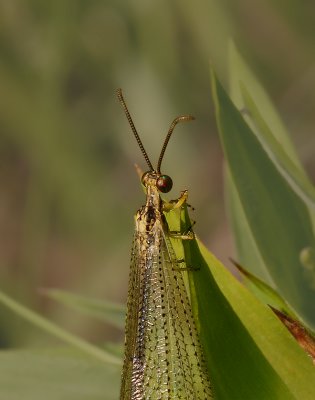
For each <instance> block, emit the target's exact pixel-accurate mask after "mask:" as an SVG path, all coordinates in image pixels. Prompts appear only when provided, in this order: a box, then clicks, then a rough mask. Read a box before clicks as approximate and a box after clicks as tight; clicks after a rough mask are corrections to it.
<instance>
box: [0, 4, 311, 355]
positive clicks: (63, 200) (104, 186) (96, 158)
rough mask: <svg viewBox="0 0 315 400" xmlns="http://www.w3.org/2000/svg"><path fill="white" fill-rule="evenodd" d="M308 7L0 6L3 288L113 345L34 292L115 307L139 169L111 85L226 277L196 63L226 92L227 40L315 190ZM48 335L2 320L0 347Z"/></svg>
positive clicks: (202, 78)
mask: <svg viewBox="0 0 315 400" xmlns="http://www.w3.org/2000/svg"><path fill="white" fill-rule="evenodd" d="M314 27H315V4H313V3H312V2H309V1H305V2H301V1H298V0H287V1H285V2H284V1H279V0H273V1H272V0H254V1H249V0H236V1H235V0H230V1H228V0H212V1H211V0H208V1H201V0H196V1H194V2H191V1H188V0H181V1H179V0H174V1H166V0H159V1H158V0H151V1H143V0H142V1H136V0H133V1H122V0H116V1H114V0H111V1H110V0H108V1H106V2H105V1H100V0H90V1H83V0H66V1H65V0H54V1H42V0H28V1H22V0H20V1H18V0H10V1H2V2H0V282H1V289H2V290H5V291H6V292H7V293H9V294H10V295H12V296H13V297H14V298H16V299H18V300H19V301H21V302H23V303H24V304H26V305H28V306H29V307H31V308H33V309H35V310H37V311H39V312H41V313H43V314H46V315H47V316H48V317H49V318H52V319H54V320H55V321H57V322H58V323H59V324H61V325H63V326H64V327H66V328H68V329H69V330H71V331H74V332H77V333H79V334H81V335H82V336H84V337H87V338H89V339H91V340H95V341H104V340H106V339H110V340H120V339H121V338H122V333H121V332H119V331H117V330H114V329H113V328H110V327H108V326H104V324H102V323H97V322H95V321H94V320H90V319H82V317H81V316H80V315H76V314H75V313H74V312H73V311H72V312H71V311H69V310H67V309H64V308H63V307H61V306H58V305H56V304H55V303H53V302H51V301H48V300H47V298H45V296H43V295H42V293H41V289H43V288H50V287H54V288H61V289H65V290H69V291H72V292H75V293H78V294H82V295H85V296H91V297H95V298H101V299H106V300H111V301H116V302H124V301H125V298H126V291H127V284H128V274H129V259H130V245H131V239H132V234H133V215H134V213H135V211H136V210H137V209H138V208H139V206H140V205H142V204H143V202H144V194H143V191H142V189H141V187H140V185H139V180H138V177H137V175H136V173H135V170H134V167H133V165H134V163H138V164H139V166H140V167H142V168H144V169H145V168H146V165H145V163H144V160H143V158H142V155H141V153H140V150H139V149H138V148H137V145H136V141H135V139H134V138H133V137H132V134H131V131H130V128H129V126H128V124H127V121H126V118H125V116H124V114H123V111H122V109H121V106H120V105H119V103H118V101H117V99H116V96H115V89H116V88H117V87H121V88H122V89H123V91H124V95H125V98H126V101H127V104H128V106H129V109H130V112H131V114H132V116H133V119H134V122H135V125H136V127H137V129H138V131H139V133H140V135H141V137H142V138H143V143H144V146H145V147H146V149H147V152H148V154H149V156H150V157H151V159H152V162H153V164H155V163H156V160H157V157H158V154H159V151H160V149H161V145H162V142H163V139H164V137H165V135H166V132H167V130H168V127H169V124H170V122H171V121H172V120H173V118H174V117H175V116H177V115H179V114H184V113H189V114H192V115H194V116H195V117H196V118H197V119H196V121H195V122H193V123H190V124H183V125H181V126H179V127H178V128H177V130H176V132H175V134H174V137H173V138H172V139H171V142H170V145H169V148H168V149H167V152H166V156H165V159H164V163H163V165H162V171H164V172H165V173H167V174H168V175H171V176H172V178H173V180H174V189H173V191H172V192H171V194H170V195H171V197H172V198H175V197H177V196H178V194H179V191H180V190H183V189H189V192H190V203H191V204H193V205H194V207H195V208H196V210H195V211H194V213H193V215H192V218H193V219H195V220H196V221H197V224H196V227H195V231H196V233H197V234H198V235H199V236H200V237H201V239H202V240H203V241H204V242H205V244H206V245H207V247H208V248H209V249H210V250H211V251H213V252H214V254H215V255H216V256H217V257H218V258H220V259H221V260H222V261H223V262H225V263H226V264H228V263H229V261H228V258H229V257H231V256H233V255H234V250H233V240H232V237H231V233H230V230H229V227H228V222H227V218H226V215H225V211H224V202H223V198H224V193H223V173H222V166H223V159H222V151H221V149H220V145H219V141H218V135H217V130H216V127H215V122H214V107H213V104H212V101H211V97H210V84H209V61H210V62H211V63H212V64H213V65H214V67H215V69H216V71H217V73H218V75H219V77H220V79H221V80H222V81H223V83H224V84H225V85H227V84H228V77H227V68H226V63H227V58H226V57H227V55H226V50H227V44H228V40H229V38H231V37H232V38H233V39H234V40H235V42H236V45H237V46H238V48H239V49H240V51H241V53H242V54H243V56H244V57H245V58H246V59H247V61H248V63H249V64H250V65H251V67H252V69H253V70H254V71H255V73H256V74H257V75H258V77H259V79H260V80H261V81H262V83H263V85H264V86H265V87H266V89H267V91H268V92H269V94H270V96H271V97H272V99H273V101H274V102H275V104H276V106H277V107H278V109H279V110H280V113H281V115H282V117H283V119H284V121H285V123H286V125H287V127H288V129H289V131H290V132H291V133H292V137H293V141H294V142H295V144H296V146H297V149H298V152H299V155H300V157H301V159H302V161H303V164H304V165H305V167H306V169H307V171H308V173H309V174H310V175H311V177H312V179H313V181H314V179H315V157H314V154H315V136H314V130H315V112H314V110H315V90H314V89H315V28H314ZM47 340H49V338H46V337H43V335H42V334H41V333H39V332H37V331H36V330H34V329H32V328H30V327H29V326H28V325H27V324H26V323H24V322H23V321H21V320H20V319H19V318H17V317H14V316H12V314H11V313H9V312H7V311H6V310H4V309H3V308H2V307H1V308H0V345H1V346H2V347H8V346H9V347H11V346H15V345H26V344H28V345H30V344H32V345H35V344H36V345H38V344H41V343H45V342H46V341H47Z"/></svg>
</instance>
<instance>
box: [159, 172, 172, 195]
mask: <svg viewBox="0 0 315 400" xmlns="http://www.w3.org/2000/svg"><path fill="white" fill-rule="evenodd" d="M156 186H157V188H158V189H159V191H160V192H162V193H167V192H169V191H170V190H171V189H172V187H173V181H172V179H171V178H170V177H169V176H168V175H161V176H160V177H159V178H158V180H157V181H156Z"/></svg>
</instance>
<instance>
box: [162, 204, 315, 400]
mask: <svg viewBox="0 0 315 400" xmlns="http://www.w3.org/2000/svg"><path fill="white" fill-rule="evenodd" d="M185 213H186V214H184V213H182V217H183V219H182V227H181V229H182V231H185V230H187V228H188V227H189V226H190V222H189V217H188V214H187V210H186V212H185ZM183 214H184V215H183ZM177 216H178V214H177ZM166 217H167V222H168V225H169V227H170V229H171V230H178V220H176V213H167V214H166ZM181 246H183V249H180V247H181ZM174 250H175V252H176V255H177V256H178V257H179V258H180V257H182V254H183V251H184V254H185V259H186V263H187V265H190V266H192V267H193V268H195V269H198V270H196V271H192V272H190V273H189V278H190V288H191V290H190V292H191V300H192V304H193V310H194V315H195V319H196V321H197V325H198V327H199V331H200V336H201V340H202V344H203V347H204V351H205V356H206V361H207V365H208V369H209V375H210V379H211V383H212V385H213V390H214V393H215V398H217V399H220V400H231V399H233V400H238V399H239V400H241V399H242V400H243V399H255V400H256V399H257V400H267V399H268V400H273V399H275V400H276V399H277V400H278V399H281V400H289V399H311V398H313V397H314V396H315V388H314V387H313V385H310V384H309V382H312V381H314V379H315V369H314V367H313V365H312V363H311V361H310V359H309V358H308V356H307V355H306V353H305V352H304V351H303V350H302V349H301V348H300V347H299V346H298V345H297V343H296V342H295V340H294V339H293V337H292V336H291V334H290V333H289V332H288V331H287V329H286V328H285V327H284V326H283V325H282V324H281V323H280V321H279V320H278V318H277V317H276V316H275V315H274V314H273V312H272V311H271V310H270V309H269V307H267V306H265V305H263V304H262V303H260V302H259V301H258V300H257V299H256V298H255V297H254V296H253V295H252V294H251V293H250V292H249V291H248V290H247V289H246V288H245V287H243V286H242V285H241V284H240V283H239V282H238V281H237V280H236V279H235V277H234V276H233V275H232V274H231V273H230V272H228V271H227V270H226V269H225V268H224V266H223V265H222V264H221V263H220V262H219V261H218V260H217V259H216V258H215V257H214V256H213V255H211V254H210V253H209V252H208V251H207V250H206V249H205V248H204V246H203V245H202V244H201V243H200V242H197V241H196V240H186V241H180V240H176V241H175V240H174Z"/></svg>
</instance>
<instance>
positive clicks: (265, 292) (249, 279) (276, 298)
mask: <svg viewBox="0 0 315 400" xmlns="http://www.w3.org/2000/svg"><path fill="white" fill-rule="evenodd" d="M232 262H233V264H234V265H235V266H236V268H237V269H238V270H239V272H240V273H241V274H242V277H243V283H244V281H245V284H246V286H247V287H248V288H249V289H250V291H251V292H252V293H254V294H255V295H256V297H257V298H258V299H259V300H260V301H261V302H263V303H264V304H266V305H268V306H272V307H274V308H276V309H277V310H280V311H282V312H283V313H285V314H287V315H290V316H291V317H292V318H295V319H296V318H297V317H296V315H295V314H294V312H293V311H292V310H291V308H290V307H289V306H288V304H287V303H286V301H285V300H284V299H283V298H282V297H281V296H280V295H279V293H278V292H277V291H276V290H274V289H273V288H272V287H270V286H268V285H267V284H266V283H265V282H264V281H262V280H261V279H259V278H257V277H256V276H255V275H253V274H251V273H250V272H248V270H247V269H246V268H244V267H243V266H242V265H240V264H239V263H238V262H236V261H234V260H232Z"/></svg>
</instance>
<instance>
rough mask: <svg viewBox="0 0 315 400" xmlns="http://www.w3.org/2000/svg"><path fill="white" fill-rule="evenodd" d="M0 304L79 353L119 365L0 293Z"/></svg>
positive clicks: (110, 357) (110, 356) (101, 351)
mask: <svg viewBox="0 0 315 400" xmlns="http://www.w3.org/2000/svg"><path fill="white" fill-rule="evenodd" d="M0 303H2V304H3V305H5V306H6V307H8V308H10V309H11V310H12V311H13V312H15V313H16V314H18V315H19V316H20V317H22V318H24V319H26V320H27V321H29V322H30V323H31V324H33V325H35V326H37V327H39V328H40V329H42V330H43V331H46V332H47V333H49V334H51V335H53V336H55V337H57V338H59V339H61V340H62V341H64V342H65V343H68V344H70V345H72V346H74V347H76V348H79V349H80V350H81V351H83V352H85V353H86V354H89V355H90V356H92V357H94V358H96V359H99V360H101V361H103V362H107V363H111V364H113V365H120V364H121V360H120V358H118V357H117V356H115V355H113V354H111V353H109V352H107V351H105V350H102V349H100V348H99V347H96V346H94V345H92V344H91V343H89V342H87V341H85V340H83V339H81V338H79V337H77V336H75V335H73V334H71V333H69V332H67V331H65V330H64V329H62V328H60V327H59V326H58V325H56V324H54V323H53V322H51V321H49V320H48V319H46V318H44V317H42V316H40V315H39V314H37V313H35V312H34V311H32V310H30V309H28V308H27V307H25V306H23V305H22V304H19V303H18V302H17V301H15V300H13V299H11V298H10V297H9V296H7V295H6V294H4V293H3V292H0Z"/></svg>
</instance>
